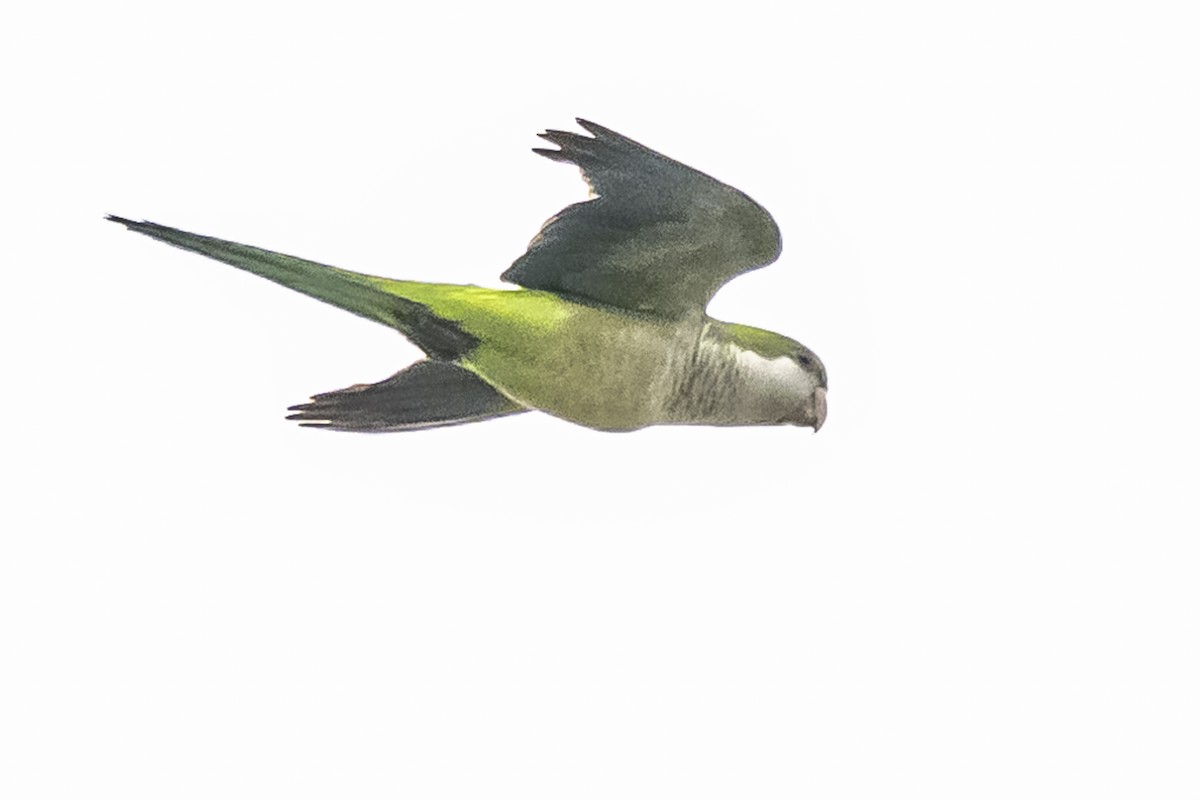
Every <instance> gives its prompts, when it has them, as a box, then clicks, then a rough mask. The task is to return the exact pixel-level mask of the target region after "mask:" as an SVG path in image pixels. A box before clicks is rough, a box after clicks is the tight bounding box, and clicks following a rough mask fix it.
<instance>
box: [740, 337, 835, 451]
mask: <svg viewBox="0 0 1200 800" xmlns="http://www.w3.org/2000/svg"><path fill="white" fill-rule="evenodd" d="M722 331H723V333H724V335H725V336H726V337H728V341H731V342H732V344H733V345H734V346H735V347H737V348H738V349H739V350H740V352H741V355H740V356H739V357H738V361H739V364H740V365H741V369H742V371H743V375H744V376H745V378H746V379H747V380H748V381H749V382H750V383H751V384H752V385H753V386H754V387H755V391H754V392H753V398H754V400H753V402H754V403H755V405H756V406H759V411H760V413H761V414H762V416H764V417H766V418H767V419H768V420H769V421H770V422H773V423H784V424H789V425H799V426H801V427H805V428H812V429H813V432H814V433H815V432H816V431H818V430H820V429H821V426H822V425H824V424H825V410H826V407H825V393H826V392H827V391H828V389H829V378H828V377H827V376H826V374H825V365H824V364H823V363H821V359H819V358H817V354H816V353H814V352H813V351H812V350H809V349H808V348H807V347H805V346H804V345H802V344H800V343H799V342H797V341H796V340H795V339H789V338H788V337H786V336H783V335H781V334H778V333H774V332H773V331H767V330H763V329H761V328H752V327H750V326H749V325H737V324H733V323H724V324H723V325H722Z"/></svg>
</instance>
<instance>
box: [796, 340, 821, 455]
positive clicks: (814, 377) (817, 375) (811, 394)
mask: <svg viewBox="0 0 1200 800" xmlns="http://www.w3.org/2000/svg"><path fill="white" fill-rule="evenodd" d="M793 344H795V346H796V347H795V350H794V351H793V352H792V358H793V359H795V361H796V365H797V366H799V367H800V371H801V373H802V374H803V375H804V376H805V377H806V378H807V380H806V381H805V382H804V384H805V391H802V393H801V398H800V400H801V403H800V409H799V413H798V414H797V418H796V419H789V420H788V421H789V422H791V423H792V424H793V425H802V426H804V427H806V428H812V429H813V433H816V432H817V431H819V430H821V426H822V425H824V424H825V411H826V407H825V393H826V392H827V391H828V390H829V378H828V376H827V375H826V374H825V365H824V364H823V363H821V359H819V358H817V354H816V353H814V352H813V351H812V350H809V349H808V348H807V347H805V346H804V345H802V344H800V343H799V342H793ZM809 386H811V388H808V387H809Z"/></svg>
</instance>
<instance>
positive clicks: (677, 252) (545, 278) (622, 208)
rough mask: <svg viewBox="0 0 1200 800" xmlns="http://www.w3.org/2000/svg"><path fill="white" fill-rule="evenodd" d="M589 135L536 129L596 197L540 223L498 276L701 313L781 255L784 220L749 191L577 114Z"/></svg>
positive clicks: (619, 303)
mask: <svg viewBox="0 0 1200 800" xmlns="http://www.w3.org/2000/svg"><path fill="white" fill-rule="evenodd" d="M576 121H577V122H578V123H579V124H580V126H582V127H583V128H584V129H585V130H587V131H588V132H589V133H591V134H592V135H591V136H590V137H588V136H582V135H580V134H577V133H568V132H566V131H554V130H551V131H547V132H545V133H543V134H539V135H540V136H541V137H542V138H543V139H546V140H547V141H549V142H551V143H552V144H556V145H558V147H559V149H558V150H546V149H535V150H534V152H535V153H538V154H540V155H543V156H545V157H546V158H549V159H551V160H554V161H565V162H568V163H572V164H576V165H577V166H578V167H579V169H580V171H581V172H582V173H583V178H584V180H585V181H586V182H587V183H588V185H589V186H590V187H591V188H592V190H593V192H595V194H596V195H597V196H596V197H595V198H594V199H592V200H588V201H586V202H583V203H576V204H575V205H571V206H568V207H567V208H565V209H563V210H562V211H561V212H559V213H558V214H557V215H556V216H554V217H552V218H551V219H550V220H548V221H547V222H546V224H545V225H543V226H542V230H541V232H540V233H538V235H537V236H536V237H535V238H534V240H533V241H532V242H530V244H529V250H528V251H527V252H526V253H525V255H523V256H521V257H520V258H518V259H517V260H516V261H515V262H514V263H513V265H512V266H511V267H510V268H509V269H508V271H506V272H505V273H504V274H503V275H502V276H501V277H502V278H503V279H504V280H506V281H510V282H512V283H515V284H518V285H520V286H524V287H526V288H527V289H542V290H545V291H550V292H555V293H558V294H562V295H566V296H569V297H574V298H577V299H580V300H583V301H593V302H598V303H602V304H605V305H610V306H616V307H618V308H624V309H629V310H632V311H640V312H647V313H651V314H656V315H659V316H663V317H669V318H673V317H678V316H682V315H684V314H687V313H690V312H695V311H703V310H704V308H705V307H706V306H707V305H708V301H709V300H710V299H711V298H712V296H713V295H714V294H715V293H716V291H717V290H718V289H719V288H721V286H723V285H724V284H725V283H727V282H728V281H729V280H730V279H732V278H734V277H735V276H737V275H740V274H741V273H743V272H748V271H750V270H752V269H757V268H758V267H762V266H766V265H767V264H770V263H771V262H772V261H774V260H775V259H776V258H778V257H779V251H780V248H781V241H780V236H779V228H778V226H777V225H776V224H775V221H774V220H773V219H771V215H770V214H768V213H767V211H766V210H765V209H764V208H762V206H760V205H758V204H757V203H755V202H754V201H753V200H751V199H750V198H749V197H747V196H746V195H744V194H742V193H741V192H739V191H738V190H737V189H734V188H732V187H730V186H726V185H725V184H723V183H721V182H719V181H717V180H715V179H713V178H710V177H709V176H707V175H705V174H704V173H702V172H697V171H696V170H694V169H692V168H691V167H687V166H685V165H683V164H680V163H679V162H678V161H673V160H671V159H669V158H667V157H666V156H664V155H662V154H660V153H656V152H655V151H653V150H651V149H649V148H648V147H644V146H642V145H640V144H638V143H637V142H635V141H633V140H632V139H629V138H627V137H625V136H622V135H621V134H619V133H616V132H614V131H611V130H608V129H607V128H603V127H601V126H599V125H596V124H595V123H592V122H588V121H586V120H582V119H580V120H576Z"/></svg>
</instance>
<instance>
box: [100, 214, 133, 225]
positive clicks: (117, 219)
mask: <svg viewBox="0 0 1200 800" xmlns="http://www.w3.org/2000/svg"><path fill="white" fill-rule="evenodd" d="M104 218H105V219H106V220H108V221H109V222H115V223H117V224H118V225H124V226H125V227H126V228H128V227H131V226H133V225H136V224H137V223H136V222H134V221H133V220H131V219H125V218H124V217H118V216H117V215H116V214H108V215H106V216H105V217H104Z"/></svg>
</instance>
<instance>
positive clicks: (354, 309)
mask: <svg viewBox="0 0 1200 800" xmlns="http://www.w3.org/2000/svg"><path fill="white" fill-rule="evenodd" d="M107 219H109V220H111V221H112V222H118V223H120V224H122V225H124V226H125V227H127V228H128V229H129V230H131V231H137V232H138V233H142V234H145V235H146V236H149V237H150V238H152V239H158V240H159V241H162V242H166V243H167V244H171V245H174V246H175V247H179V248H182V249H184V250H191V251H192V252H194V253H200V254H201V255H204V256H208V257H209V258H213V259H216V260H217V261H223V262H224V263H226V264H230V265H232V266H235V267H237V268H238V269H243V270H245V271H247V272H253V273H254V274H255V275H261V276H262V277H264V278H266V279H267V280H271V281H274V282H275V283H278V284H282V285H283V286H286V287H288V288H289V289H295V290H296V291H298V292H302V293H304V294H306V295H309V296H310V297H315V298H317V299H318V300H323V301H324V302H326V303H329V304H331V305H335V306H337V307H338V308H342V309H345V310H346V311H349V312H350V313H352V314H357V315H358V316H360V317H366V318H367V319H370V320H374V321H375V322H378V323H381V324H383V325H387V326H388V327H389V328H395V329H397V330H399V331H400V332H401V333H403V334H404V335H405V336H407V337H408V338H409V339H410V340H412V342H413V344H415V345H417V346H418V347H420V348H421V349H422V350H424V351H425V352H426V353H428V354H429V355H430V356H431V357H433V358H436V359H441V360H444V361H452V360H455V359H457V358H460V357H461V356H462V355H464V354H465V353H467V352H470V351H471V350H473V349H474V348H475V347H476V346H477V345H478V344H479V340H478V339H476V338H475V337H474V336H472V335H471V334H469V333H467V332H466V331H464V330H463V329H462V328H461V327H460V326H459V325H458V324H456V323H455V322H452V321H450V320H447V319H444V318H442V317H438V316H437V315H436V314H434V313H433V312H432V311H430V310H429V309H428V308H427V307H426V306H424V305H422V304H420V303H417V302H414V301H412V300H407V299H405V298H403V297H398V296H396V295H394V294H390V293H388V292H385V291H383V290H381V289H379V288H378V287H377V286H374V285H372V284H371V283H370V278H369V276H366V275H363V274H361V273H357V272H349V271H347V270H344V269H338V268H337V267H331V266H328V265H326V264H318V263H317V262H315V261H306V260H305V259H303V258H296V257H295V256H288V255H284V254H282V253H275V252H272V251H270V250H263V249H262V248H259V247H251V246H249V245H245V244H238V243H237V242H229V241H226V240H224V239H215V238H213V237H211V236H200V235H198V234H195V233H188V232H186V231H181V230H178V229H176V228H168V227H167V226H165V225H157V224H155V223H153V222H134V221H132V220H128V219H124V218H122V217H117V216H113V215H109V216H108V217H107Z"/></svg>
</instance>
